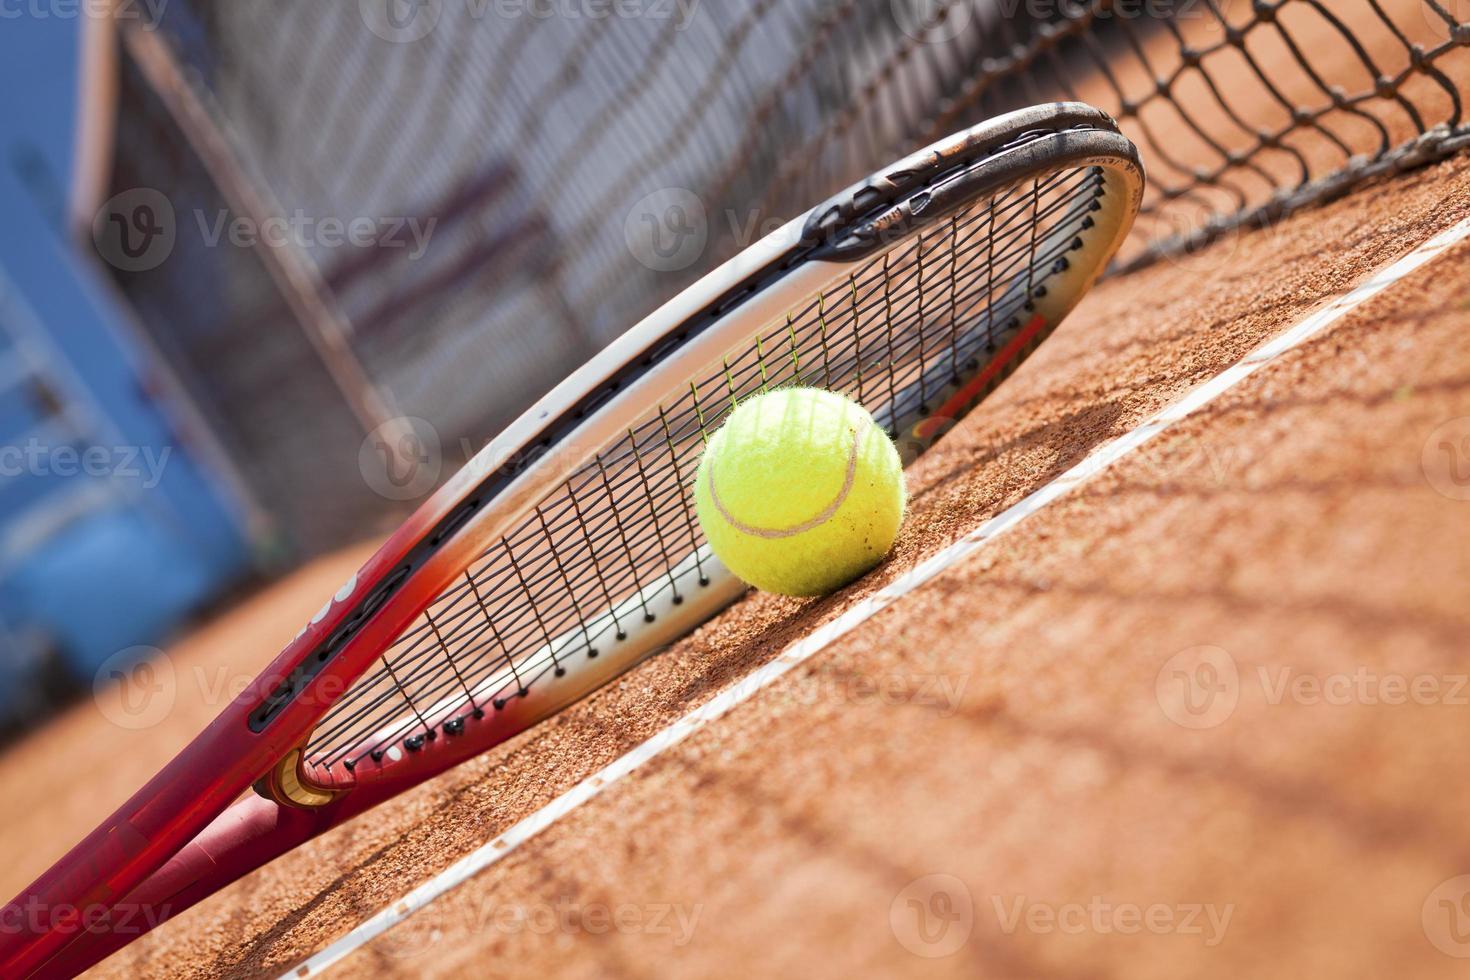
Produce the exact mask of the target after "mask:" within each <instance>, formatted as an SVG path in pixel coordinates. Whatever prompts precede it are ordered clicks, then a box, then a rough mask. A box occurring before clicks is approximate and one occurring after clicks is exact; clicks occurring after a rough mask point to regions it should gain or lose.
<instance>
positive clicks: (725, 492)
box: [694, 388, 906, 596]
mask: <svg viewBox="0 0 1470 980" xmlns="http://www.w3.org/2000/svg"><path fill="white" fill-rule="evenodd" d="M694 479H695V483H694V503H695V509H696V511H697V512H698V514H699V524H700V527H702V528H703V529H704V534H705V537H706V538H708V539H709V543H710V547H711V548H712V549H714V553H715V554H716V555H717V556H718V557H719V559H720V560H721V561H722V562H724V563H725V566H726V567H727V568H729V569H730V571H732V572H734V573H735V574H736V575H738V576H739V577H740V578H741V579H743V580H744V581H746V582H748V583H750V584H751V585H753V586H755V587H756V588H758V589H765V590H766V591H768V592H779V593H781V594H783V595H794V596H811V595H825V594H827V593H828V592H832V591H834V590H836V589H839V588H841V587H842V586H844V585H846V584H847V583H849V582H851V581H852V580H853V579H855V578H857V577H858V576H860V575H862V574H863V573H865V572H867V571H868V570H870V569H871V568H872V567H873V566H875V565H877V564H878V563H879V562H880V561H882V560H883V557H884V556H885V555H887V554H888V552H889V550H890V549H892V547H893V542H894V539H895V538H897V537H898V528H899V525H900V524H902V523H903V510H904V502H905V496H906V494H905V492H904V484H903V463H902V462H901V461H900V460H899V458H898V450H897V449H896V448H894V445H893V442H892V441H891V440H890V439H889V438H888V435H887V433H885V432H884V431H883V430H882V429H880V428H879V427H878V425H877V423H876V422H874V421H873V416H871V415H869V414H868V413H867V411H866V410H865V409H864V408H863V407H862V406H861V405H859V404H858V403H857V402H854V401H852V400H851V399H848V398H844V397H843V396H842V395H839V394H835V393H833V392H830V391H823V390H821V389H818V388H786V389H782V390H778V391H771V392H767V393H765V394H761V395H757V396H756V397H754V398H751V399H749V400H747V401H744V402H741V403H740V405H739V407H737V408H736V409H735V411H734V412H732V413H731V414H730V417H729V419H727V420H726V422H725V424H724V425H723V426H722V427H721V428H720V430H719V431H718V432H716V433H715V434H714V436H713V437H712V438H711V439H710V441H709V445H708V446H706V447H705V451H704V456H703V458H702V459H700V461H699V470H698V472H697V473H696V474H695V478H694Z"/></svg>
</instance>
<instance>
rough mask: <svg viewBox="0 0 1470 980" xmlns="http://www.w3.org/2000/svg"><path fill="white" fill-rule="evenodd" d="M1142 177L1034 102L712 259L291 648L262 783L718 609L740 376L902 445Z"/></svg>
mask: <svg viewBox="0 0 1470 980" xmlns="http://www.w3.org/2000/svg"><path fill="white" fill-rule="evenodd" d="M1142 187H1143V172H1142V167H1141V165H1140V163H1139V161H1138V157H1137V152H1136V150H1135V149H1134V148H1133V146H1132V144H1131V143H1129V141H1128V140H1127V139H1126V138H1125V137H1123V136H1122V135H1121V134H1120V133H1119V132H1118V130H1117V126H1116V124H1115V123H1114V122H1113V121H1112V120H1111V119H1110V118H1109V117H1107V116H1106V115H1105V114H1103V113H1101V112H1099V111H1097V110H1095V109H1092V108H1090V107H1088V106H1085V105H1082V104H1078V103H1060V104H1053V105H1048V106H1038V107H1034V108H1032V109H1027V110H1022V111H1020V112H1016V113H1011V114H1008V115H1007V116H1003V117H999V118H997V119H994V120H991V121H989V122H987V123H985V124H982V125H980V126H977V127H975V128H973V129H971V130H967V131H965V132H963V133H960V134H956V135H955V136H953V137H951V138H949V139H947V140H944V141H942V142H940V143H937V144H935V145H933V146H931V147H927V148H925V149H924V150H922V151H919V152H917V153H915V154H912V155H911V156H909V157H907V158H905V159H903V160H901V161H898V162H897V163H895V164H894V165H893V166H891V167H889V168H887V169H885V170H884V171H883V172H881V173H879V174H876V175H874V176H873V177H871V178H869V179H867V180H865V181H862V182H860V183H858V184H855V185H853V186H852V187H850V188H848V189H847V190H846V191H844V192H842V193H841V194H838V195H836V196H835V197H833V198H832V199H830V200H829V201H827V202H825V203H824V204H822V205H820V206H818V207H816V208H814V209H812V210H811V211H810V212H808V213H807V214H806V215H803V216H802V217H801V218H799V219H797V220H796V221H793V222H790V223H788V224H787V225H786V226H785V227H783V228H782V229H781V230H779V231H777V232H776V233H774V234H773V235H771V236H769V237H768V238H767V239H765V240H763V241H762V242H760V243H759V244H758V245H757V246H755V247H753V248H752V249H750V250H747V252H745V253H742V254H741V255H740V256H738V257H736V258H735V259H733V260H732V261H731V262H729V263H726V264H725V265H724V266H722V267H720V268H719V269H717V270H715V271H714V272H712V273H711V274H709V275H708V276H706V277H705V278H704V279H702V280H701V281H700V282H698V283H696V284H695V285H694V286H692V287H691V288H689V289H688V290H686V291H685V292H684V293H682V294H680V295H679V296H678V297H676V298H675V299H674V300H672V301H671V302H670V303H668V304H666V305H665V306H664V307H662V308H661V309H660V310H658V311H657V312H655V313H654V314H653V315H651V316H650V317H648V318H647V319H645V320H644V321H643V322H642V323H640V324H638V325H637V326H636V327H634V328H633V329H631V330H629V331H628V332H627V333H625V334H624V335H623V336H621V337H620V338H618V339H617V340H616V341H615V342H614V343H613V344H612V345H610V346H609V347H608V348H607V349H606V350H605V351H603V353H602V354H600V355H599V356H598V357H596V358H594V359H593V360H592V361H591V362H589V363H588V364H587V365H586V366H584V367H583V368H582V369H581V370H579V371H578V372H577V373H575V374H574V375H572V376H571V377H569V378H568V379H567V380H566V381H565V382H564V383H563V384H562V385H560V386H558V388H557V389H555V390H554V391H553V392H552V393H550V394H549V395H548V396H547V397H546V398H544V399H543V400H542V401H541V402H539V403H538V404H537V405H535V406H534V407H532V408H531V409H530V410H529V411H528V412H527V413H525V414H524V415H523V416H522V417H521V418H520V419H519V420H518V421H517V422H516V423H514V424H513V425H512V426H511V427H510V428H509V429H507V431H506V432H505V433H504V434H503V435H502V436H501V437H500V438H499V439H497V440H495V442H493V443H492V444H491V445H490V446H488V447H486V449H485V450H484V451H483V452H482V453H481V454H479V455H478V456H477V457H476V458H475V459H474V460H472V461H471V462H470V464H469V465H467V466H466V467H465V469H464V470H463V471H462V472H461V473H460V474H459V475H457V476H456V477H455V478H454V479H453V480H451V481H450V483H449V484H447V485H446V486H445V487H444V488H443V489H441V490H440V491H439V492H438V493H437V494H436V495H435V496H434V497H433V498H432V499H431V500H430V501H429V502H428V503H427V504H426V505H425V506H424V507H423V508H421V510H420V511H419V512H418V513H417V514H416V515H415V516H414V517H413V518H412V519H411V520H410V521H409V522H408V523H406V524H405V525H404V527H403V528H402V529H400V531H399V532H398V533H397V534H396V535H395V536H394V538H393V539H392V540H390V542H389V543H388V544H387V545H385V546H384V548H383V549H382V550H381V551H380V552H379V553H378V554H377V555H376V556H375V557H374V558H373V559H372V560H371V561H370V562H369V564H368V566H366V567H365V568H364V570H363V571H362V572H361V573H360V574H359V575H358V576H357V578H356V579H355V580H354V581H353V582H352V583H349V585H348V586H347V587H345V588H344V589H343V590H341V591H339V593H338V594H337V596H336V597H335V599H334V601H333V602H332V603H329V604H328V606H326V607H324V609H323V610H322V612H321V613H320V614H319V616H318V618H317V619H316V620H315V621H314V622H313V624H311V625H310V626H309V627H308V628H307V629H306V630H305V631H304V632H303V634H302V635H301V636H300V637H299V638H298V640H297V641H296V643H295V644H293V645H292V647H290V648H288V650H287V651H286V652H285V654H283V656H282V658H281V659H280V660H279V661H278V662H277V666H276V667H275V668H273V671H272V672H270V673H269V674H268V676H267V677H265V678H263V684H262V687H261V688H258V689H256V690H255V691H254V692H252V693H253V694H254V695H255V696H256V697H257V698H258V701H257V702H256V703H255V705H254V706H253V707H252V710H251V713H250V726H251V729H252V730H253V731H256V732H259V733H265V732H267V731H271V730H273V729H274V730H278V731H286V732H289V733H290V734H289V736H287V737H288V739H289V741H290V744H291V746H292V747H295V748H299V749H300V751H299V752H297V753H294V754H293V755H292V756H291V757H289V758H287V759H285V760H284V762H283V764H279V765H277V766H275V767H274V768H273V769H272V770H271V771H270V773H268V774H267V775H266V778H265V779H264V780H263V781H262V783H261V784H260V785H259V788H260V789H261V790H262V792H264V793H266V794H267V795H270V796H271V797H272V798H275V799H277V800H279V801H281V802H283V803H288V804H292V805H308V806H310V805H319V804H321V803H324V802H329V801H330V800H331V799H333V798H334V797H335V796H336V795H338V794H341V793H346V792H350V791H354V790H358V791H361V790H362V789H363V788H364V787H369V786H371V787H377V788H378V789H381V790H384V791H396V788H397V787H401V786H402V785H404V784H406V783H411V782H414V781H417V780H418V779H421V778H424V777H425V775H427V774H431V773H432V772H437V771H440V770H442V769H443V768H446V767H447V766H449V765H452V764H454V763H456V762H458V761H460V760H462V759H464V758H467V757H469V756H472V755H474V754H477V753H478V752H481V751H483V750H484V749H485V748H488V747H489V746H490V745H493V744H495V743H496V742H499V741H501V740H503V739H504V738H507V737H509V736H510V735H513V734H515V733H516V732H518V731H521V730H523V729H524V728H525V727H527V726H528V725H529V724H532V723H534V721H536V720H538V719H540V718H543V717H546V716H547V715H548V714H550V713H553V712H554V711H555V710H559V708H560V707H562V706H563V705H565V704H566V703H568V702H569V701H571V700H575V699H576V698H578V697H580V696H582V695H584V694H585V693H587V691H589V690H591V689H594V688H595V687H596V686H599V685H600V684H602V683H605V682H606V680H608V679H610V677H612V676H614V675H615V674H616V673H618V672H620V671H621V670H624V669H626V668H627V667H628V666H631V665H632V664H633V663H636V662H637V661H638V660H639V659H641V658H642V657H643V656H646V655H647V653H648V652H650V651H651V650H653V649H656V648H658V647H659V646H661V645H664V644H666V643H668V642H671V641H672V640H673V639H676V638H677V637H678V636H680V635H683V634H684V633H686V632H687V631H688V630H689V629H691V628H692V627H693V626H695V625H697V624H698V623H699V622H701V621H703V619H706V618H708V617H709V616H710V615H713V613H714V612H716V611H718V610H719V609H720V608H722V607H723V606H724V605H726V604H728V603H729V602H730V601H732V600H733V599H734V598H735V597H737V596H738V595H739V594H740V592H741V591H742V587H741V586H740V585H739V583H738V582H733V581H732V580H731V578H730V576H729V575H728V573H727V572H726V571H725V570H724V569H723V568H722V567H721V566H719V563H718V562H717V561H716V560H715V559H713V558H712V557H711V556H710V555H709V554H708V552H707V550H706V549H704V547H703V539H702V535H701V534H700V533H699V530H698V527H697V522H696V521H695V520H694V518H693V514H692V500H691V496H690V494H689V492H688V487H687V484H688V481H689V479H690V478H691V477H692V474H693V471H694V465H695V463H696V462H697V457H698V452H699V450H700V448H701V447H702V443H703V440H704V438H706V437H707V436H708V435H709V434H711V433H712V432H713V431H714V429H715V428H717V427H718V425H719V423H720V422H721V420H722V419H723V417H724V415H725V414H726V413H727V412H728V411H729V410H730V409H731V408H732V407H733V405H734V404H735V402H736V401H737V400H739V399H740V398H742V397H744V396H746V395H748V394H750V393H753V392H754V391H757V390H762V389H764V388H766V387H773V386H780V385H785V384H815V385H818V386H822V387H827V388H832V389H834V390H839V391H844V392H845V393H846V394H849V395H851V396H853V397H855V398H856V399H857V400H858V401H860V402H862V403H863V404H864V405H865V406H866V407H868V408H869V409H870V410H871V411H873V413H874V415H875V417H876V418H877V419H878V420H879V422H880V423H881V424H883V425H884V426H885V427H886V428H887V429H888V430H889V432H890V434H891V435H892V436H893V437H894V438H895V439H896V440H897V441H898V443H899V445H900V448H901V450H902V452H903V454H904V456H905V459H906V460H909V459H912V458H914V457H915V456H917V455H918V454H920V453H922V452H923V451H925V450H926V449H927V448H928V447H929V446H931V445H932V444H933V442H934V441H935V440H936V439H937V438H939V436H940V435H942V433H943V432H944V431H946V430H947V429H948V428H949V427H950V426H951V425H952V424H953V423H954V422H955V421H957V420H958V419H959V418H960V417H962V416H963V415H964V414H965V412H967V411H969V410H970V409H972V408H973V407H974V405H976V404H978V403H979V402H980V401H981V400H983V398H984V397H985V396H986V395H988V393H989V392H990V391H992V390H994V388H995V387H996V386H997V385H998V384H999V383H1000V382H1001V381H1002V380H1004V378H1005V377H1006V376H1008V375H1009V373H1010V372H1012V371H1013V370H1014V369H1015V368H1016V367H1017V366H1018V365H1019V364H1020V363H1021V362H1022V361H1024V360H1025V358H1026V357H1027V356H1029V354H1030V353H1031V352H1033V351H1034V350H1035V349H1036V347H1037V346H1038V345H1039V344H1040V343H1041V342H1042V341H1043V340H1044V339H1045V338H1046V336H1048V335H1049V334H1050V332H1051V331H1052V330H1053V329H1055V327H1056V325H1057V324H1058V323H1060V321H1061V320H1062V319H1063V318H1064V317H1065V316H1066V314H1067V313H1068V312H1069V311H1070V310H1071V309H1072V308H1073V307H1074V306H1075V305H1076V303H1077V302H1078V301H1079V300H1080V299H1081V297H1082V296H1083V295H1084V294H1085V293H1086V291H1087V289H1088V288H1089V287H1090V286H1091V285H1092V284H1093V282H1094V281H1095V280H1096V279H1097V278H1098V276H1099V275H1101V274H1102V272H1103V271H1104V269H1105V268H1106V265H1107V263H1108V261H1109V260H1110V259H1111V257H1112V255H1113V254H1114V253H1115V252H1116V250H1117V248H1118V247H1119V246H1120V245H1121V243H1122V240H1123V238H1124V237H1125V236H1126V234H1127V231H1128V228H1129V227H1130V225H1131V222H1132V219H1133V216H1134V215H1135V214H1136V213H1137V209H1138V205H1139V201H1140V199H1141V195H1142ZM619 553H621V557H618V554H619ZM319 688H320V689H322V690H323V691H324V692H325V693H324V694H323V695H321V696H315V695H314V692H315V691H316V690H318V689H319ZM248 696H249V695H247V697H248ZM324 697H330V698H331V707H330V708H328V709H326V710H323V698H324ZM354 809H356V807H354Z"/></svg>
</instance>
